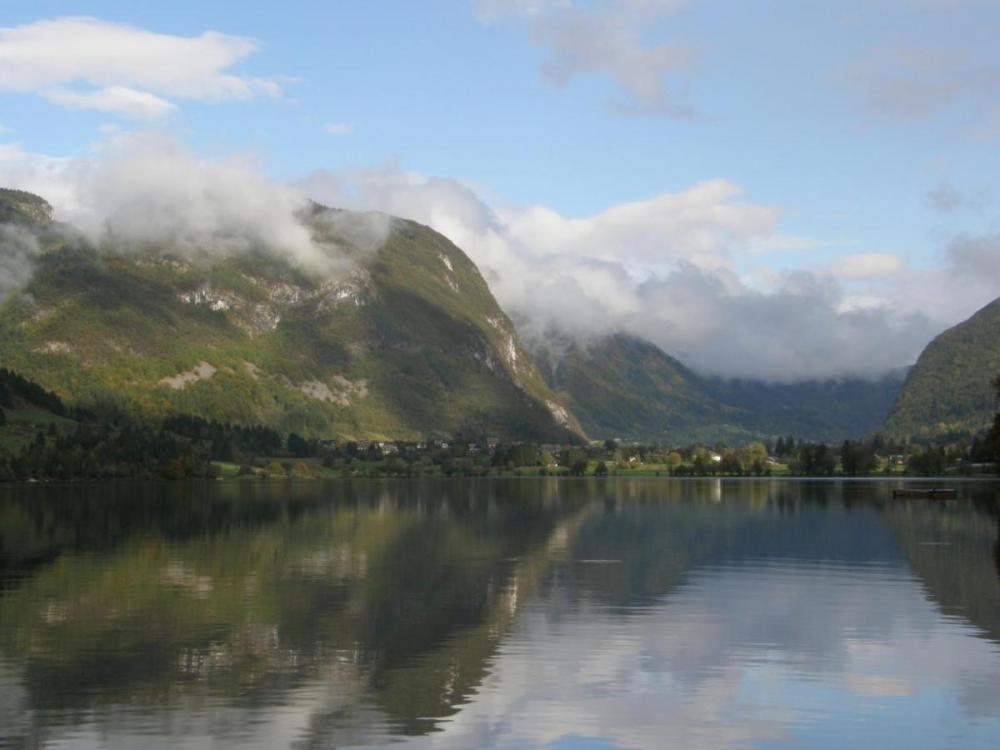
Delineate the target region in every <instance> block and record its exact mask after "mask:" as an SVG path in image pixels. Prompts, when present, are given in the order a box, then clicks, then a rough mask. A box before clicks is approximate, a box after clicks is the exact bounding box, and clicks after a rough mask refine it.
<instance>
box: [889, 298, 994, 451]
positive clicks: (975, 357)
mask: <svg viewBox="0 0 1000 750" xmlns="http://www.w3.org/2000/svg"><path fill="white" fill-rule="evenodd" d="M998 375H1000V299H997V300H994V301H993V302H991V303H990V304H988V305H986V306H985V307H984V308H982V309H981V310H979V311H978V312H976V313H975V314H974V315H973V316H972V317H970V318H969V319H968V320H966V321H964V322H962V323H959V324H958V325H956V326H954V327H953V328H949V329H948V330H947V331H945V332H944V333H942V334H941V335H940V336H938V337H937V338H935V339H934V340H933V341H932V342H931V343H930V344H928V345H927V347H926V348H925V349H924V351H923V353H921V355H920V357H919V358H918V359H917V363H916V364H915V365H914V366H913V369H912V370H910V373H909V375H908V377H907V378H906V383H905V384H904V385H903V388H902V390H901V391H900V393H899V397H898V398H897V399H896V402H895V404H894V405H893V408H892V412H891V413H890V414H889V417H888V419H887V420H886V424H885V429H886V432H887V433H888V434H890V435H893V436H896V437H917V438H922V439H931V440H933V439H937V438H943V437H946V436H948V435H959V434H970V433H974V432H976V431H978V430H981V429H983V428H985V427H986V426H987V425H988V424H989V423H990V422H991V421H992V419H993V415H994V414H995V413H996V400H995V396H994V393H993V388H992V386H991V382H992V381H993V380H994V379H995V378H996V377H997V376H998Z"/></svg>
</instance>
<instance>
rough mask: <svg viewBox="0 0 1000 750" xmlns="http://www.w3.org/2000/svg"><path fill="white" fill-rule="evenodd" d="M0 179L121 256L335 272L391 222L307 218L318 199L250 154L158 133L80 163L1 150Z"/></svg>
mask: <svg viewBox="0 0 1000 750" xmlns="http://www.w3.org/2000/svg"><path fill="white" fill-rule="evenodd" d="M0 175H3V178H2V179H3V182H4V183H5V184H6V185H7V186H10V187H17V188H20V189H23V190H28V191H31V192H34V193H37V194H38V195H41V196H43V197H45V198H46V199H47V200H49V201H50V202H51V203H52V204H53V206H54V207H55V209H56V217H57V219H59V220H60V221H63V222H67V223H69V224H72V225H73V226H75V227H76V228H77V229H79V230H80V231H82V232H83V233H84V235H85V236H87V237H88V238H89V239H90V240H91V241H92V242H93V243H95V244H97V245H100V246H102V247H103V248H104V249H105V250H107V251H110V252H116V253H122V254H146V255H170V256H172V257H179V258H182V259H184V260H188V261H192V262H202V261H211V260H213V259H217V258H220V257H223V256H230V255H236V254H240V253H248V252H266V253H268V254H271V255H274V256H278V257H281V258H284V259H286V260H288V261H290V262H293V263H295V264H297V265H299V266H301V267H303V268H305V269H307V270H310V271H313V272H316V273H320V274H325V275H333V274H337V273H340V272H343V271H345V270H347V269H349V268H350V267H352V265H353V263H354V262H355V261H356V260H357V257H356V256H357V255H358V253H361V254H365V253H370V252H374V251H375V250H377V248H378V247H379V246H380V245H381V243H382V242H383V241H384V239H385V237H386V236H387V235H388V232H389V230H390V226H391V222H390V219H389V218H388V217H386V216H383V215H378V214H366V215H362V216H345V215H340V214H337V213H336V212H327V213H325V214H323V215H321V216H316V217H313V220H312V221H311V222H310V223H309V224H307V223H306V222H304V221H303V216H304V214H306V213H308V212H309V211H310V208H311V203H310V201H309V199H308V198H307V196H306V195H305V194H304V193H303V192H302V191H301V190H298V189H296V188H293V187H290V186H287V185H280V184H276V183H274V182H271V181H269V180H267V179H266V178H265V177H264V176H263V175H262V174H261V171H260V169H259V167H258V165H256V164H255V163H254V162H252V161H250V160H247V159H239V158H233V159H227V160H202V159H198V158H197V157H196V156H195V155H194V154H192V153H191V152H190V151H189V150H188V149H187V148H186V147H185V146H184V145H183V144H181V143H180V142H178V141H177V140H175V139H173V138H170V137H168V136H164V135H162V134H159V133H138V134H119V135H113V136H111V137H110V138H108V139H107V140H106V141H104V142H102V143H100V144H98V145H97V146H95V150H94V153H93V154H92V155H91V156H89V157H81V158H73V159H58V158H51V157H46V156H41V155H37V154H30V153H27V152H24V151H22V150H20V149H18V148H16V147H13V146H6V147H2V148H0ZM316 229H319V230H321V231H319V232H318V233H317V232H316V231H314V230H316ZM322 230H327V231H322ZM337 237H339V238H343V242H338V241H337V240H336V238H337ZM18 247H20V246H19V245H13V244H10V243H8V242H4V254H5V256H6V255H8V254H12V253H15V252H16V254H17V255H18V257H19V258H21V261H23V260H24V259H26V258H28V255H29V254H28V253H26V252H24V251H22V250H18ZM21 261H18V267H20V266H21V265H22V262H21ZM11 262H13V261H11Z"/></svg>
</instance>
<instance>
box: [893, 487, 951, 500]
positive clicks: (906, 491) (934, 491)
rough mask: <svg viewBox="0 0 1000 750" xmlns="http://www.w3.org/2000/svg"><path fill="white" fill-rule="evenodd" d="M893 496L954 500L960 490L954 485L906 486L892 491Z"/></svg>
mask: <svg viewBox="0 0 1000 750" xmlns="http://www.w3.org/2000/svg"><path fill="white" fill-rule="evenodd" d="M892 496H893V498H894V499H895V498H897V497H912V498H923V499H925V500H953V499H955V498H956V497H958V490H956V489H954V488H952V487H927V488H917V487H904V488H902V489H895V490H893V491H892Z"/></svg>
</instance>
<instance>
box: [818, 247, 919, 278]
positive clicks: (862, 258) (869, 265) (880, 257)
mask: <svg viewBox="0 0 1000 750" xmlns="http://www.w3.org/2000/svg"><path fill="white" fill-rule="evenodd" d="M904 266H905V264H904V263H903V259H902V258H900V257H899V256H898V255H892V254H891V253H859V254H857V255H846V256H844V257H843V258H841V259H840V260H839V261H837V263H835V264H834V266H833V268H832V272H833V275H834V276H837V277H839V278H841V279H852V280H857V279H870V278H872V277H875V276H887V275H889V274H894V273H898V272H899V271H902V270H903V268H904Z"/></svg>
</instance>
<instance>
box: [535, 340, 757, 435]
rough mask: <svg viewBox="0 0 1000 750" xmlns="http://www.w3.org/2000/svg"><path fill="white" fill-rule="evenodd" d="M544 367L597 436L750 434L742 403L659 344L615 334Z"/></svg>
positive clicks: (542, 358)
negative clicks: (722, 396)
mask: <svg viewBox="0 0 1000 750" xmlns="http://www.w3.org/2000/svg"><path fill="white" fill-rule="evenodd" d="M538 359H539V362H540V368H541V370H542V372H543V373H544V374H545V375H546V378H547V379H548V382H549V385H550V386H551V387H552V389H553V390H555V391H557V392H559V393H560V394H561V395H562V396H563V397H564V398H565V399H566V400H567V404H568V405H569V407H570V409H571V410H572V412H573V413H574V414H575V415H576V417H577V418H578V419H579V420H580V424H581V425H582V426H583V429H584V430H586V431H587V434H588V435H590V436H591V437H594V438H602V439H605V438H622V439H627V440H651V441H667V442H681V443H684V442H699V441H700V442H715V441H717V440H743V439H748V438H750V437H753V436H752V435H751V434H750V433H749V432H748V431H747V430H746V429H745V428H743V427H742V426H741V421H742V420H743V419H744V418H745V417H746V414H744V413H743V412H742V411H741V410H740V409H737V408H734V407H732V406H729V405H727V404H725V403H722V402H721V401H719V400H718V399H717V398H716V396H715V393H714V392H713V389H712V388H711V387H710V385H709V384H708V383H707V382H706V381H705V380H703V379H702V378H701V377H700V376H698V375H697V374H695V373H694V372H692V371H691V370H689V369H688V368H686V367H685V366H684V365H683V364H681V363H680V362H678V361H677V360H676V359H674V358H673V357H670V356H668V355H667V354H665V353H664V352H663V351H662V350H660V349H659V348H658V347H656V346H654V345H653V344H650V343H648V342H646V341H643V340H641V339H638V338H634V337H631V336H626V335H624V334H617V335H613V336H608V337H606V338H602V339H599V340H597V341H594V342H591V343H589V344H586V345H578V344H570V345H569V347H568V348H567V349H566V350H565V351H564V352H563V353H562V354H561V356H558V357H555V356H553V355H552V354H550V353H548V352H545V351H542V352H540V353H539V354H538Z"/></svg>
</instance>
